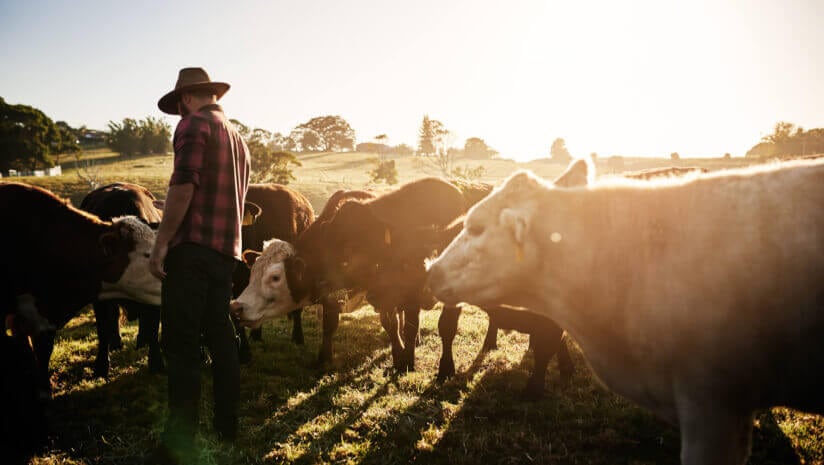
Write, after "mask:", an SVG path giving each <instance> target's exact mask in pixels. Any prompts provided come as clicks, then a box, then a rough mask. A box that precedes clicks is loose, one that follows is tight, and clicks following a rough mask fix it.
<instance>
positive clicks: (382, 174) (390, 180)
mask: <svg viewBox="0 0 824 465" xmlns="http://www.w3.org/2000/svg"><path fill="white" fill-rule="evenodd" d="M376 163H377V165H376V166H375V169H373V170H372V171H370V172H369V177H370V178H371V179H372V182H374V183H376V184H377V183H380V182H381V181H385V182H386V184H389V185H390V186H391V185H393V184H397V183H398V168H397V167H396V166H395V160H376Z"/></svg>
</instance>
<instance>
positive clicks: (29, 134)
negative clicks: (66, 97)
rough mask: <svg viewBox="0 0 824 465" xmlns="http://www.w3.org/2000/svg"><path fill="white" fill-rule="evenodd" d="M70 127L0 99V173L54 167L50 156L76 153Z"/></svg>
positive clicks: (34, 110)
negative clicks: (9, 170)
mask: <svg viewBox="0 0 824 465" xmlns="http://www.w3.org/2000/svg"><path fill="white" fill-rule="evenodd" d="M78 149H79V147H78V145H77V141H76V137H75V136H74V134H73V130H72V128H71V127H70V126H69V125H68V124H66V123H65V122H62V121H61V122H60V124H56V123H54V122H53V121H52V120H51V118H49V117H48V116H46V115H45V113H43V112H42V111H40V110H38V109H37V108H34V107H30V106H28V105H11V104H8V103H6V101H5V100H4V99H3V98H2V97H0V171H5V170H8V169H17V170H26V169H27V170H34V169H37V168H46V167H51V166H54V160H53V159H52V154H60V153H63V152H73V151H76V150H78Z"/></svg>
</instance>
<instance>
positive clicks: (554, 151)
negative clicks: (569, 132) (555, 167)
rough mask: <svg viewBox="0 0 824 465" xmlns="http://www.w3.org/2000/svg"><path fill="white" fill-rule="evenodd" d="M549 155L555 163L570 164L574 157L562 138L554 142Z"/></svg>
mask: <svg viewBox="0 0 824 465" xmlns="http://www.w3.org/2000/svg"><path fill="white" fill-rule="evenodd" d="M549 155H550V157H551V158H552V161H554V162H555V163H563V164H566V163H569V162H570V161H572V155H571V154H570V153H569V150H567V147H566V142H565V141H564V139H562V138H560V137H559V138H557V139H555V140H554V141H552V146H551V147H550V148H549Z"/></svg>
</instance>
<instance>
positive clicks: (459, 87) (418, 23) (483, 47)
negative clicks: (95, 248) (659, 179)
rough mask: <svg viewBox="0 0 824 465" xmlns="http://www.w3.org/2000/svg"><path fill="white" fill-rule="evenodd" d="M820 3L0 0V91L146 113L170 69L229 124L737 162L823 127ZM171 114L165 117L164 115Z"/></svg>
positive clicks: (65, 114)
mask: <svg viewBox="0 0 824 465" xmlns="http://www.w3.org/2000/svg"><path fill="white" fill-rule="evenodd" d="M822 17H824V1H821V0H785V1H777V0H693V1H667V0H651V1H646V0H627V1H616V0H601V1H595V0H566V1H548V0H544V1H539V0H511V1H508V2H502V1H497V0H496V1H487V0H416V1H414V2H397V1H386V0H346V1H339V0H334V1H333V0H325V1H319V0H291V1H246V0H244V1H237V2H225V1H223V2H218V1H210V0H201V1H197V2H189V1H174V2H169V1H153V0H143V1H129V2H126V1H120V0H110V1H83V0H79V1H63V2H58V1H39V0H24V1H10V0H0V97H3V98H4V99H5V100H6V101H7V102H9V103H23V104H26V105H32V106H34V107H37V108H39V109H41V110H43V111H44V112H45V113H46V114H47V115H49V116H50V117H51V118H52V119H54V120H63V121H66V122H68V123H69V124H70V125H72V126H80V125H86V126H88V127H90V128H97V129H105V128H106V123H107V122H108V121H110V120H115V121H120V120H122V119H123V118H126V117H133V118H143V117H145V116H156V117H157V116H162V113H161V112H160V111H159V110H158V109H157V100H158V99H159V98H160V97H161V96H162V95H163V94H165V93H166V92H168V91H169V90H171V89H172V88H173V87H174V83H175V81H176V79H177V73H178V70H179V69H180V68H183V67H187V66H201V67H204V68H205V69H206V70H207V71H208V72H209V74H210V76H211V78H212V79H213V80H217V81H226V82H229V83H230V84H231V85H232V88H231V90H230V91H229V92H228V93H227V94H226V96H225V97H224V98H223V99H222V100H221V103H222V104H223V107H224V110H225V111H226V113H227V115H228V116H229V117H230V118H236V119H238V120H240V121H242V122H243V123H244V124H246V125H247V126H251V127H260V128H264V129H267V130H270V131H275V132H281V133H284V134H288V133H289V132H290V131H291V129H292V128H294V127H295V126H297V125H298V124H301V123H303V122H306V121H308V120H309V119H310V118H312V117H315V116H321V115H330V114H331V115H341V116H342V117H343V118H345V119H346V120H347V121H348V122H349V123H350V125H351V126H352V127H353V129H354V130H355V132H356V136H357V141H358V142H369V141H373V140H374V137H375V136H377V135H379V134H387V135H388V137H389V141H388V142H389V143H390V144H393V145H395V144H400V143H406V144H409V145H412V146H417V132H418V129H419V127H420V124H421V120H422V118H423V116H424V115H429V116H430V118H433V119H436V120H439V121H441V122H442V123H443V124H444V126H445V127H446V128H447V129H449V130H451V131H452V143H453V145H455V146H462V145H463V143H464V141H465V140H466V139H467V138H469V137H480V138H482V139H484V141H486V142H487V144H489V145H490V146H491V147H492V148H494V149H496V150H498V151H499V152H501V155H502V156H504V157H507V158H514V159H518V160H527V159H533V158H538V157H546V156H548V155H549V147H550V145H551V144H552V141H553V140H554V139H555V138H558V137H562V138H564V140H565V141H566V144H567V147H568V148H569V150H570V152H572V154H573V155H576V156H582V155H586V154H589V153H592V152H596V153H597V154H598V155H599V156H611V155H624V156H659V157H661V156H663V157H667V156H669V154H670V153H672V152H678V153H679V154H680V155H681V157H698V156H716V157H717V156H721V155H723V154H724V153H727V152H729V153H731V154H732V155H733V156H743V155H744V153H745V152H746V151H747V150H748V149H749V148H750V147H752V146H753V145H754V144H756V143H757V142H758V141H759V140H760V138H761V137H763V136H765V135H767V134H769V133H771V132H772V128H773V126H774V125H775V123H776V122H778V121H789V122H792V123H794V124H797V125H799V126H802V127H804V128H808V129H809V128H815V127H824V52H823V51H822V44H824V27H820V26H821V25H820V18H822ZM167 119H168V121H169V122H170V123H171V124H172V125H174V124H175V123H176V121H177V120H176V119H175V118H173V117H168V118H167Z"/></svg>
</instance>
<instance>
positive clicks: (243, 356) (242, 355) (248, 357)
mask: <svg viewBox="0 0 824 465" xmlns="http://www.w3.org/2000/svg"><path fill="white" fill-rule="evenodd" d="M237 359H238V361H239V362H240V363H241V365H245V364H247V363H249V362H251V361H252V351H251V350H250V349H249V346H244V347H241V348H240V350H238V353H237Z"/></svg>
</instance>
